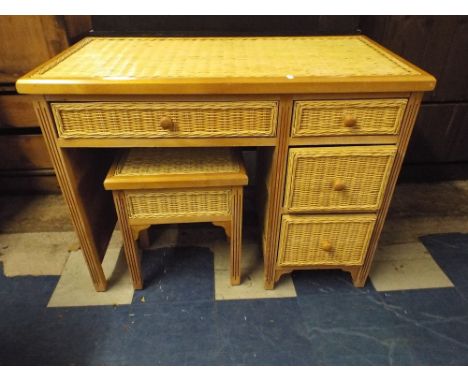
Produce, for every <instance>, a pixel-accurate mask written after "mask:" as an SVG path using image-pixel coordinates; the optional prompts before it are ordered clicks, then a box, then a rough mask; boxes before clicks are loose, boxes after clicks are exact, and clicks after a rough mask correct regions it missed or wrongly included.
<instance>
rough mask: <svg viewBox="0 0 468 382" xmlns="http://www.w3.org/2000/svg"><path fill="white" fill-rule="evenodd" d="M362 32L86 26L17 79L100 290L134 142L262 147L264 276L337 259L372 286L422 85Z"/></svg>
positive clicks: (357, 280) (422, 79) (425, 83)
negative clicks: (115, 191)
mask: <svg viewBox="0 0 468 382" xmlns="http://www.w3.org/2000/svg"><path fill="white" fill-rule="evenodd" d="M434 86H435V79H434V78H433V77H432V76H431V75H429V74H428V73H426V72H424V71H422V70H421V69H419V68H417V67H415V66H414V65H412V64H410V63H408V62H407V61H405V60H403V59H401V58H399V57H398V56H396V55H395V54H393V53H392V52H390V51H388V50H386V49H385V48H383V47H381V46H379V45H378V44H376V43H375V42H373V41H371V40H369V39H368V38H366V37H364V36H345V37H341V36H335V37H261V38H254V37H251V38H231V37H229V38H152V37H147V38H94V37H91V38H86V39H84V40H82V41H80V42H79V43H77V44H76V45H74V46H72V47H71V48H69V49H68V50H66V51H65V52H63V53H62V54H60V55H59V56H57V57H55V58H54V59H52V60H50V61H48V62H46V63H45V64H43V65H42V66H40V67H39V68H37V69H36V70H34V71H32V72H30V73H28V74H27V75H25V76H24V77H22V78H21V79H19V80H18V82H17V89H18V92H20V93H24V94H36V95H37V99H36V101H35V110H36V113H37V115H38V118H39V121H40V123H41V127H42V131H43V134H44V137H45V140H46V142H47V146H48V149H49V152H50V155H51V158H52V161H53V163H54V166H55V170H56V173H57V176H58V180H59V183H60V186H61V189H62V192H63V194H64V196H65V199H66V201H67V203H68V206H69V208H70V211H71V215H72V219H73V223H74V226H75V228H76V231H77V234H78V237H79V239H80V242H81V246H82V249H83V253H84V255H85V258H86V261H87V265H88V268H89V271H90V274H91V277H92V280H93V282H94V286H95V288H96V290H98V291H104V290H105V289H106V287H107V282H106V278H105V276H104V273H103V270H102V266H101V263H102V259H103V256H104V253H105V250H106V247H107V244H108V241H109V238H110V235H111V233H112V230H113V228H114V225H115V222H116V216H115V211H114V208H113V203H112V196H111V195H110V193H108V192H106V191H105V190H104V189H103V187H102V181H103V179H104V177H105V175H106V172H107V170H108V168H109V166H110V164H111V162H112V160H113V158H114V156H115V150H116V149H117V148H122V147H157V146H158V147H181V146H186V147H191V146H192V147H193V146H198V147H212V146H239V147H242V146H254V147H257V148H258V165H259V169H260V170H259V172H258V180H257V182H258V191H259V192H258V195H259V201H260V202H259V214H260V215H261V221H262V243H263V252H264V265H265V287H266V288H269V289H271V288H273V287H274V284H275V282H276V281H277V280H278V279H279V278H280V277H281V275H282V274H284V273H287V272H291V271H292V270H298V269H315V268H318V269H323V268H339V269H342V270H344V271H348V272H350V273H351V276H352V278H353V282H354V284H355V285H356V286H363V285H364V283H365V281H366V279H367V276H368V274H369V270H370V266H371V263H372V259H373V255H374V252H375V249H376V246H377V242H378V239H379V235H380V232H381V230H382V227H383V223H384V220H385V216H386V213H387V210H388V207H389V204H390V200H391V196H392V193H393V190H394V186H395V183H396V180H397V177H398V173H399V171H400V167H401V164H402V161H403V157H404V154H405V151H406V147H407V145H408V140H409V138H410V134H411V131H412V128H413V125H414V122H415V119H416V116H417V113H418V109H419V105H420V102H421V98H422V95H423V92H424V91H428V90H432V89H433V88H434Z"/></svg>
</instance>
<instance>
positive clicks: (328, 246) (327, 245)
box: [320, 240, 333, 252]
mask: <svg viewBox="0 0 468 382" xmlns="http://www.w3.org/2000/svg"><path fill="white" fill-rule="evenodd" d="M320 248H321V249H322V250H324V251H325V252H331V251H333V245H332V243H330V241H329V240H322V241H321V242H320Z"/></svg>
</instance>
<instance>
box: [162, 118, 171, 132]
mask: <svg viewBox="0 0 468 382" xmlns="http://www.w3.org/2000/svg"><path fill="white" fill-rule="evenodd" d="M159 125H160V126H161V127H162V128H163V129H165V130H170V129H172V128H173V127H174V122H172V119H171V118H170V117H163V118H161V121H160V122H159Z"/></svg>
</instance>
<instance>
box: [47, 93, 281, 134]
mask: <svg viewBox="0 0 468 382" xmlns="http://www.w3.org/2000/svg"><path fill="white" fill-rule="evenodd" d="M277 109H278V104H277V102H276V101H245V102H241V101H239V102H86V103H84V102H83V103H53V104H52V111H53V114H54V117H55V121H56V125H57V129H58V133H59V136H60V137H62V138H106V137H109V138H112V137H114V138H115V137H119V138H131V137H133V138H158V137H159V138H177V137H195V138H196V137H199V138H200V137H270V136H274V135H275V134H276V121H277ZM164 117H170V118H171V120H172V122H173V124H174V127H173V128H172V129H169V130H167V129H163V128H162V127H161V126H160V123H161V119H162V118H164Z"/></svg>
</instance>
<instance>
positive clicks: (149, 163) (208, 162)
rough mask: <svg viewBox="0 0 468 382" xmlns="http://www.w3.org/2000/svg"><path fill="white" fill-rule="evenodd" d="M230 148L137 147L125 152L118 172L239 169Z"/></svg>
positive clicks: (141, 172)
mask: <svg viewBox="0 0 468 382" xmlns="http://www.w3.org/2000/svg"><path fill="white" fill-rule="evenodd" d="M239 170H240V166H239V161H238V158H237V156H236V155H235V153H234V151H233V150H231V149H229V148H191V149H190V150H187V149H186V148H170V149H167V148H135V149H132V150H129V152H128V155H127V156H123V157H122V158H121V159H120V161H119V163H118V165H117V167H116V170H115V173H114V175H115V176H119V175H120V176H141V175H175V174H217V173H231V172H234V173H238V172H239Z"/></svg>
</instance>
